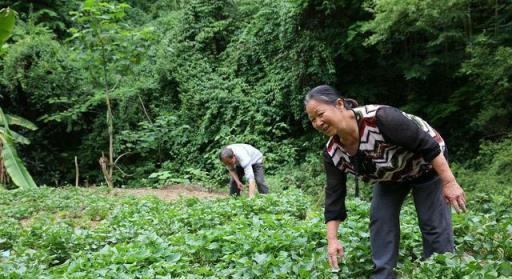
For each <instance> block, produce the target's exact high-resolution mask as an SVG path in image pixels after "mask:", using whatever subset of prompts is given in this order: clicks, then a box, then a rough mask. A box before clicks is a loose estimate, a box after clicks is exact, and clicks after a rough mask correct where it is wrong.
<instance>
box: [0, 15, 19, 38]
mask: <svg viewBox="0 0 512 279" xmlns="http://www.w3.org/2000/svg"><path fill="white" fill-rule="evenodd" d="M15 15H16V12H15V11H13V10H11V9H9V8H6V9H1V10H0V44H3V43H4V42H5V41H6V40H7V39H8V38H9V37H10V36H11V34H12V30H13V28H14V21H15Z"/></svg>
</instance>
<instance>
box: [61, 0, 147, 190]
mask: <svg viewBox="0 0 512 279" xmlns="http://www.w3.org/2000/svg"><path fill="white" fill-rule="evenodd" d="M128 8H130V6H129V5H128V4H124V3H121V4H118V3H108V2H101V1H96V0H87V1H85V2H84V3H83V5H82V7H81V9H80V10H79V11H78V12H73V13H72V15H74V18H73V19H74V20H75V21H76V22H77V23H78V24H79V27H78V28H71V29H70V30H69V31H70V32H71V33H72V34H73V36H72V37H71V40H74V41H75V43H76V46H77V47H78V48H80V50H81V51H82V54H83V57H84V59H85V60H88V61H92V62H93V65H91V66H90V71H91V76H92V77H93V82H95V83H97V85H98V87H102V89H101V90H98V92H100V94H103V95H104V98H105V104H106V107H107V133H108V138H109V148H108V158H107V157H105V156H104V155H102V157H101V158H100V161H99V162H100V165H101V168H102V171H103V175H104V177H105V180H106V182H107V184H108V186H109V188H113V187H114V184H113V170H114V167H115V162H114V121H113V113H112V111H113V104H112V98H113V96H112V95H113V93H114V91H115V90H116V88H117V86H118V85H119V84H120V82H121V80H122V79H123V77H124V76H125V75H126V74H127V73H130V72H131V71H132V70H131V66H132V65H131V64H132V63H134V62H137V59H138V55H139V54H140V53H141V52H142V50H141V49H140V48H137V45H136V43H134V41H135V40H136V39H138V38H139V37H138V33H137V30H134V29H132V28H130V26H128V25H127V24H125V23H122V22H121V20H122V19H123V17H124V16H125V9H128ZM96 73H101V74H100V75H97V74H96Z"/></svg>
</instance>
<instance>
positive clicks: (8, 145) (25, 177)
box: [0, 108, 37, 189]
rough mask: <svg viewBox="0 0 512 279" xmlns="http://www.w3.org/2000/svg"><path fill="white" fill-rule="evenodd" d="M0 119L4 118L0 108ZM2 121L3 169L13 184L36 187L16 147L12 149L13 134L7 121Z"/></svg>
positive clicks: (22, 186)
mask: <svg viewBox="0 0 512 279" xmlns="http://www.w3.org/2000/svg"><path fill="white" fill-rule="evenodd" d="M0 119H2V120H3V119H6V118H5V115H4V112H3V111H2V109H1V108H0ZM3 122H4V130H3V131H2V133H0V140H1V141H2V145H3V146H2V158H3V160H4V165H5V169H6V170H7V173H8V174H9V176H10V177H11V179H12V181H13V182H14V184H15V185H17V186H18V187H21V188H25V189H30V188H36V187H37V185H36V183H35V182H34V180H33V179H32V176H30V173H29V172H28V171H27V169H26V168H25V166H24V165H23V162H22V161H21V159H20V157H19V156H18V154H17V152H16V149H14V142H13V140H12V138H13V136H12V134H11V131H10V130H9V126H8V125H7V121H3Z"/></svg>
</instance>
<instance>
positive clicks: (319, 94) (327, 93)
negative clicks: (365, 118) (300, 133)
mask: <svg viewBox="0 0 512 279" xmlns="http://www.w3.org/2000/svg"><path fill="white" fill-rule="evenodd" d="M338 99H342V100H343V104H344V105H345V107H346V108H348V109H351V108H355V107H357V106H359V104H358V103H357V101H356V100H354V99H349V98H343V97H342V96H340V94H339V93H338V91H336V89H334V88H333V87H331V86H329V85H320V86H317V87H315V88H313V89H311V90H310V91H309V92H308V94H306V96H305V97H304V106H306V105H307V104H308V103H309V101H311V100H315V101H317V102H321V103H324V104H327V105H332V106H336V101H337V100H338Z"/></svg>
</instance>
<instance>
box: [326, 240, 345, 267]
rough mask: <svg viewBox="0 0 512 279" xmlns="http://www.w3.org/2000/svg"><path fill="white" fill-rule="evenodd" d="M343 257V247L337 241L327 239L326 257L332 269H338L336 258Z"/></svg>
mask: <svg viewBox="0 0 512 279" xmlns="http://www.w3.org/2000/svg"><path fill="white" fill-rule="evenodd" d="M337 256H340V257H342V258H343V257H345V251H344V250H343V245H341V242H340V241H339V240H338V239H328V240H327V257H328V258H329V264H330V265H331V268H332V269H336V270H338V269H339V266H338V258H337Z"/></svg>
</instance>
